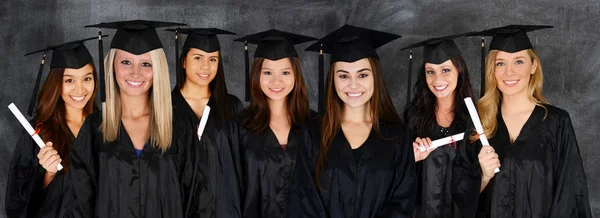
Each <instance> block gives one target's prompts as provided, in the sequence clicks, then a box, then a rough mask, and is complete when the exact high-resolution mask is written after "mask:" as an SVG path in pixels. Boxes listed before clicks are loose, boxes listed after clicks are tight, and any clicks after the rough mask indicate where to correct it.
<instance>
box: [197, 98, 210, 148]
mask: <svg viewBox="0 0 600 218" xmlns="http://www.w3.org/2000/svg"><path fill="white" fill-rule="evenodd" d="M209 114H210V107H209V106H208V105H206V106H204V111H203V112H202V118H200V124H198V140H200V139H202V133H203V132H204V128H205V127H206V123H207V122H208V115H209Z"/></svg>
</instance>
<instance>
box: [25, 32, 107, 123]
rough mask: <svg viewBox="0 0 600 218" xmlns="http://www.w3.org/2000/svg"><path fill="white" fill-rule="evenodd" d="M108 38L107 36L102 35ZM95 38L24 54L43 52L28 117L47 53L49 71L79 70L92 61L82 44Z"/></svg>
mask: <svg viewBox="0 0 600 218" xmlns="http://www.w3.org/2000/svg"><path fill="white" fill-rule="evenodd" d="M104 36H108V35H104ZM96 38H97V37H92V38H87V39H81V40H76V41H71V42H67V43H63V44H60V45H53V46H48V47H46V48H44V49H41V50H37V51H34V52H30V53H27V54H25V56H27V55H31V54H36V53H40V52H44V56H43V57H42V62H41V63H40V67H39V69H38V74H37V78H36V80H35V86H34V88H33V93H32V94H31V100H30V101H29V108H28V110H27V114H28V115H29V116H31V115H33V112H34V109H35V97H36V95H37V92H38V89H39V85H40V80H41V78H42V72H43V70H44V63H45V60H46V53H45V52H47V51H52V60H51V61H50V69H55V68H71V69H79V68H82V67H83V66H85V65H87V64H89V63H91V62H93V61H94V59H93V58H92V55H91V54H90V52H89V51H88V49H87V47H85V45H84V44H83V42H85V41H88V40H92V39H96Z"/></svg>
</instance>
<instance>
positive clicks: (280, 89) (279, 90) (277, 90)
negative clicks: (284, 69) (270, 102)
mask: <svg viewBox="0 0 600 218" xmlns="http://www.w3.org/2000/svg"><path fill="white" fill-rule="evenodd" d="M269 89H270V90H271V91H273V92H281V91H282V90H283V88H279V89H273V88H269Z"/></svg>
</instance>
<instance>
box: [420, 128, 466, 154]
mask: <svg viewBox="0 0 600 218" xmlns="http://www.w3.org/2000/svg"><path fill="white" fill-rule="evenodd" d="M464 138H465V133H464V132H463V133H458V134H456V135H451V136H448V137H444V138H441V139H438V140H435V141H432V142H431V147H429V149H430V150H434V149H436V148H438V147H441V146H444V145H447V144H453V143H455V142H458V141H460V140H463V139H464ZM419 150H420V151H422V152H424V151H425V150H427V148H425V146H423V145H421V146H419Z"/></svg>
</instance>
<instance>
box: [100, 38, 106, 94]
mask: <svg viewBox="0 0 600 218" xmlns="http://www.w3.org/2000/svg"><path fill="white" fill-rule="evenodd" d="M98 59H99V60H98V62H99V63H98V69H99V71H98V81H99V82H100V101H101V102H102V103H104V102H106V89H105V88H104V87H105V86H104V46H103V45H102V29H100V28H98Z"/></svg>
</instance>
